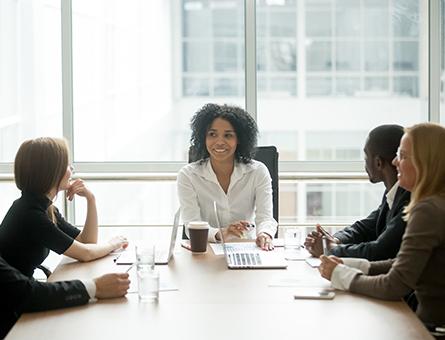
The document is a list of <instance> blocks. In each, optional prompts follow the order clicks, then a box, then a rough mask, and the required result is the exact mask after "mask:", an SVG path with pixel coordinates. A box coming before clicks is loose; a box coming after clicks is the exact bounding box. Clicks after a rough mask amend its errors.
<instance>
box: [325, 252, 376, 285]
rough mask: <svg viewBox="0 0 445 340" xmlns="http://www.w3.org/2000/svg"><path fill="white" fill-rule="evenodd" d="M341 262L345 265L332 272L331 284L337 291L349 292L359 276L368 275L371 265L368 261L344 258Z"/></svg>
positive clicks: (340, 265) (338, 266)
mask: <svg viewBox="0 0 445 340" xmlns="http://www.w3.org/2000/svg"><path fill="white" fill-rule="evenodd" d="M341 260H342V261H343V264H339V265H337V266H336V267H335V268H334V270H333V272H332V276H331V284H332V287H334V288H335V289H340V290H349V286H350V285H351V282H352V280H353V279H354V278H355V276H356V275H357V274H359V273H362V274H368V272H369V267H370V266H371V263H370V262H369V261H368V260H366V259H356V258H343V257H342V258H341Z"/></svg>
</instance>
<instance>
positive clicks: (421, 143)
mask: <svg viewBox="0 0 445 340" xmlns="http://www.w3.org/2000/svg"><path fill="white" fill-rule="evenodd" d="M405 132H406V134H407V135H408V136H409V138H410V139H411V143H412V162H413V166H414V169H415V170H416V182H415V184H414V188H413V190H412V192H411V201H410V203H409V205H408V206H407V207H406V208H405V210H404V212H405V213H406V215H405V217H404V219H405V220H408V218H409V214H410V212H411V209H412V208H413V207H414V205H416V203H417V202H419V201H420V200H422V199H424V198H426V197H429V196H435V195H440V194H445V157H444V148H445V127H443V126H441V125H439V124H435V123H422V124H416V125H414V126H412V127H410V128H406V129H405Z"/></svg>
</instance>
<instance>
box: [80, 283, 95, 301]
mask: <svg viewBox="0 0 445 340" xmlns="http://www.w3.org/2000/svg"><path fill="white" fill-rule="evenodd" d="M80 282H82V283H83V285H84V286H85V289H86V290H87V293H88V295H89V296H90V300H89V301H88V302H90V303H91V302H96V301H97V299H96V298H95V296H96V284H95V283H94V281H93V280H80Z"/></svg>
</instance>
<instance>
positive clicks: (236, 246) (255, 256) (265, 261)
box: [213, 202, 287, 269]
mask: <svg viewBox="0 0 445 340" xmlns="http://www.w3.org/2000/svg"><path fill="white" fill-rule="evenodd" d="M213 207H214V209H215V218H216V224H217V226H218V229H219V234H220V235H221V243H222V248H223V250H224V255H225V257H226V260H227V266H228V268H229V269H247V268H253V269H274V268H286V267H287V262H286V260H285V259H284V256H283V253H282V252H277V251H269V252H266V251H262V250H261V249H260V248H259V247H258V246H257V245H256V244H255V243H253V242H249V243H244V242H233V243H226V242H225V241H224V238H223V237H222V234H223V233H222V229H221V222H220V220H219V215H218V207H217V205H216V202H213Z"/></svg>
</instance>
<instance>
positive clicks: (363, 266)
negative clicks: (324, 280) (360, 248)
mask: <svg viewBox="0 0 445 340" xmlns="http://www.w3.org/2000/svg"><path fill="white" fill-rule="evenodd" d="M341 260H342V261H343V264H344V265H345V266H348V267H351V268H357V269H359V270H361V271H362V272H363V274H366V275H368V273H369V268H370V267H371V263H370V262H369V261H368V260H366V259H358V258H352V257H346V258H343V257H342V258H341Z"/></svg>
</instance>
